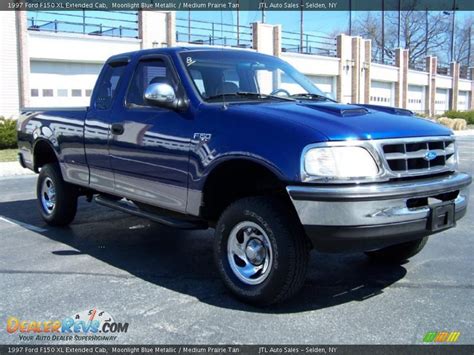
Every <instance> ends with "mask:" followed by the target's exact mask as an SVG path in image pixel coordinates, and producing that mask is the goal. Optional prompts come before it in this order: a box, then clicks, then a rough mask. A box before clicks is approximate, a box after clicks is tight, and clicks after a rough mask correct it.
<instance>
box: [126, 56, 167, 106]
mask: <svg viewBox="0 0 474 355" xmlns="http://www.w3.org/2000/svg"><path fill="white" fill-rule="evenodd" d="M157 83H165V84H169V85H171V86H172V87H173V88H174V89H175V90H176V80H174V76H173V75H172V72H171V70H170V68H169V66H168V64H167V62H166V61H164V60H162V59H153V60H144V61H141V62H139V63H138V65H137V69H136V70H135V73H134V74H133V78H132V81H131V83H130V87H129V89H128V93H127V105H129V106H147V104H146V102H145V99H144V94H145V90H146V89H147V87H148V86H149V85H150V84H157Z"/></svg>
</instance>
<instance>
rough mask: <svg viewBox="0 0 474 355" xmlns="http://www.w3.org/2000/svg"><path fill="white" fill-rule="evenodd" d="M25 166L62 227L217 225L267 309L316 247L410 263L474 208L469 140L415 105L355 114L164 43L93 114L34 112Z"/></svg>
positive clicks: (270, 73) (280, 71) (103, 85)
mask: <svg viewBox="0 0 474 355" xmlns="http://www.w3.org/2000/svg"><path fill="white" fill-rule="evenodd" d="M18 144H19V148H20V153H19V160H20V163H21V164H22V165H23V166H24V167H27V168H29V169H32V170H34V171H35V172H38V173H39V177H38V183H37V197H38V207H39V211H40V212H41V215H42V217H43V218H44V220H45V221H46V222H47V223H48V224H50V225H55V226H63V225H67V224H69V223H71V222H72V221H73V219H74V216H75V214H76V207H77V200H78V198H79V197H81V196H85V197H86V198H87V199H88V201H92V200H94V201H95V202H96V203H99V204H101V205H105V206H108V207H111V208H115V209H118V210H120V211H124V212H128V213H131V214H134V215H137V216H142V217H145V218H149V219H151V220H153V221H156V222H159V223H163V224H165V225H168V226H173V227H176V228H186V229H199V228H203V229H206V228H214V229H215V245H214V255H215V261H216V265H217V269H218V271H219V273H220V274H221V276H222V279H223V281H224V283H225V284H226V286H227V287H228V288H229V289H230V290H231V292H232V293H233V294H235V295H236V296H237V297H239V298H240V299H242V300H244V301H246V302H249V303H253V304H259V305H265V304H272V303H276V302H280V301H283V300H285V299H287V298H288V297H290V296H292V295H293V294H294V293H295V292H297V291H298V290H299V289H300V287H301V286H302V285H303V283H304V279H305V273H306V269H307V265H308V254H309V251H310V249H311V248H316V249H318V250H322V251H330V252H343V251H361V252H365V253H367V255H369V257H371V258H373V259H374V260H382V261H386V262H387V261H390V262H401V261H403V260H406V259H407V258H409V257H411V256H413V255H415V254H416V253H418V252H419V251H420V250H421V249H422V248H423V246H424V245H425V243H426V241H427V238H428V236H429V235H431V234H434V233H437V232H440V231H443V230H446V229H448V228H451V227H454V226H455V224H456V221H457V220H458V219H460V218H461V217H463V216H464V215H465V213H466V208H467V200H468V190H467V189H468V186H469V184H470V183H471V177H470V176H469V175H467V174H464V173H462V172H459V171H458V152H457V147H456V141H455V138H454V136H453V133H452V132H451V131H450V130H449V129H447V128H445V127H443V126H441V125H438V124H436V123H433V122H431V121H429V120H426V119H423V118H420V117H416V116H415V115H414V114H413V113H412V112H410V111H408V110H404V109H398V108H390V107H382V106H373V105H363V104H357V105H355V104H352V105H349V104H340V103H337V102H335V101H334V100H332V99H330V98H328V97H326V96H325V95H324V94H323V93H322V92H321V91H320V90H319V89H318V88H317V87H315V86H314V85H313V83H312V82H311V81H310V80H308V79H307V78H306V77H305V76H304V75H302V74H301V73H299V72H298V71H297V70H295V69H294V68H293V67H291V66H290V65H289V64H288V63H286V62H284V61H283V60H281V59H278V58H275V57H271V56H267V55H263V54H259V53H255V52H252V51H247V50H238V49H235V50H230V49H229V50H227V49H216V48H205V47H199V48H197V47H192V48H163V49H152V50H143V51H138V52H133V53H126V54H121V55H117V56H114V57H112V58H110V59H109V60H108V61H107V62H106V63H105V65H104V67H103V69H102V71H101V73H100V76H99V78H98V81H97V84H96V86H95V88H94V91H93V93H92V97H91V104H90V107H88V108H67V109H66V108H56V109H27V110H24V111H23V112H22V115H21V117H20V119H19V122H18Z"/></svg>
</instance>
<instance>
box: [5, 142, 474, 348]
mask: <svg viewBox="0 0 474 355" xmlns="http://www.w3.org/2000/svg"><path fill="white" fill-rule="evenodd" d="M459 141H460V147H461V170H463V171H468V172H470V173H471V174H473V172H474V163H473V161H474V137H472V136H471V137H462V138H460V139H459ZM35 182H36V177H35V176H25V177H15V178H8V177H6V178H2V179H0V243H1V246H0V292H1V294H0V320H1V321H0V322H1V323H0V344H13V343H22V341H21V340H20V339H19V337H18V334H9V333H7V332H6V326H5V325H6V319H7V318H8V317H10V316H14V317H17V318H19V319H25V320H51V319H62V318H64V317H66V316H71V315H73V314H76V313H78V312H80V311H84V310H89V309H91V308H94V307H95V308H97V309H100V310H105V311H106V312H108V313H109V314H111V315H113V317H114V319H115V320H116V321H120V322H128V323H129V324H130V325H129V329H128V332H127V333H122V334H119V335H118V337H117V339H116V340H115V341H113V342H112V343H113V344H218V343H221V344H222V343H223V344H242V343H244V344H374V343H383V344H402V343H410V344H420V343H422V339H423V336H424V335H425V333H427V332H428V331H442V330H446V331H459V332H460V333H461V335H460V337H459V340H458V342H459V343H463V344H473V343H474V313H473V312H472V301H473V299H474V290H473V287H474V263H473V261H472V256H473V254H474V233H473V230H474V206H473V204H474V197H473V196H474V188H473V189H471V195H470V200H471V208H470V209H469V210H468V213H467V215H466V217H465V218H464V219H463V220H461V221H460V222H459V223H458V226H457V228H456V229H451V230H449V231H446V232H444V233H442V234H439V235H436V236H434V237H432V238H431V239H430V241H429V242H428V245H427V246H426V247H425V249H424V250H423V251H422V252H421V253H420V254H419V255H417V256H416V257H414V258H412V260H411V261H409V262H408V263H405V264H403V265H401V266H389V265H379V264H375V263H371V262H370V261H369V260H368V259H367V258H366V256H365V255H363V254H346V255H336V254H322V253H318V252H316V251H313V252H312V254H311V265H310V269H309V273H308V278H307V281H306V283H305V286H304V287H303V290H302V292H301V293H300V294H299V295H298V296H297V297H295V298H293V299H292V300H291V301H289V302H287V303H285V304H282V305H278V306H275V307H272V308H268V309H258V308H254V307H250V306H247V305H244V304H241V303H239V302H238V301H236V300H234V299H233V298H232V297H231V296H230V295H229V293H228V292H227V291H226V289H225V288H224V286H223V284H222V283H221V281H220V279H219V277H218V275H217V272H216V270H215V268H214V263H213V259H212V239H213V230H209V231H198V232H195V231H193V232H189V231H179V230H173V229H170V228H166V227H162V226H160V225H157V224H154V223H152V222H149V221H147V220H143V219H140V218H136V217H131V216H128V215H125V214H123V213H120V212H116V211H113V210H109V209H107V208H105V207H101V206H98V205H96V204H94V203H91V204H89V203H87V202H86V201H85V200H81V203H80V207H79V210H78V214H77V217H76V220H75V222H74V223H73V224H72V225H71V226H70V227H69V228H66V229H61V228H52V227H49V226H47V225H46V224H45V223H44V222H43V221H42V220H41V219H40V217H39V214H38V213H37V211H36V201H35ZM23 343H25V342H24V341H23Z"/></svg>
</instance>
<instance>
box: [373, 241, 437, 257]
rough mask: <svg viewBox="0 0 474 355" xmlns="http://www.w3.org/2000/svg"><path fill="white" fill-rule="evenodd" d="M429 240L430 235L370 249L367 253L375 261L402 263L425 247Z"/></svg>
mask: <svg viewBox="0 0 474 355" xmlns="http://www.w3.org/2000/svg"><path fill="white" fill-rule="evenodd" d="M427 241H428V237H423V238H420V239H416V240H412V241H409V242H405V243H401V244H396V245H391V246H389V247H386V248H383V249H378V250H372V251H368V252H366V254H367V255H368V256H369V257H370V258H371V259H373V260H375V261H380V262H387V263H400V262H402V261H405V260H407V259H409V258H411V257H412V256H415V255H416V254H418V253H419V252H420V251H421V250H422V249H423V248H424V246H425V245H426V242H427Z"/></svg>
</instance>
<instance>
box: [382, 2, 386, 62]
mask: <svg viewBox="0 0 474 355" xmlns="http://www.w3.org/2000/svg"><path fill="white" fill-rule="evenodd" d="M382 63H385V1H384V0H382Z"/></svg>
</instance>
